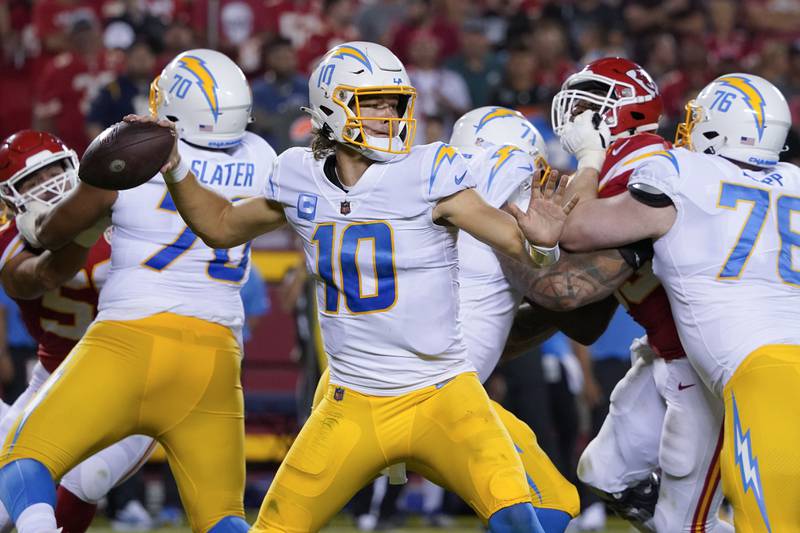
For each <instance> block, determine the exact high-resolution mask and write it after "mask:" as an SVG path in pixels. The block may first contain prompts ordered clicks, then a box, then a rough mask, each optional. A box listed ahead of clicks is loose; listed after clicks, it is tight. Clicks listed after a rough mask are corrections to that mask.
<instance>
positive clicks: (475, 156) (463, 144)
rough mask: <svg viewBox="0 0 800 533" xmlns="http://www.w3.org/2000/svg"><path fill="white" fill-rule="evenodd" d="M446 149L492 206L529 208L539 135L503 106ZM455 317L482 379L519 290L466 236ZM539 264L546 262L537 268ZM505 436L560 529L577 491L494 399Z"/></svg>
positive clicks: (542, 507)
mask: <svg viewBox="0 0 800 533" xmlns="http://www.w3.org/2000/svg"><path fill="white" fill-rule="evenodd" d="M450 144H451V145H453V146H455V147H456V148H458V150H459V151H460V152H461V154H462V155H463V156H464V157H466V158H468V159H469V166H470V173H471V174H472V175H473V176H474V178H475V183H476V187H475V191H476V192H478V194H480V195H481V197H483V199H484V200H485V201H486V202H487V203H489V204H490V205H492V206H494V207H498V208H502V207H503V206H505V205H506V203H507V202H511V203H515V204H516V205H519V206H524V205H525V204H527V202H528V199H529V197H530V191H531V179H530V175H531V173H532V172H533V171H534V168H535V167H544V168H543V169H541V170H542V171H543V172H545V173H546V172H547V169H546V166H547V161H546V153H545V146H544V142H543V141H542V137H541V134H540V133H539V132H538V131H537V129H536V128H535V127H534V126H533V124H531V123H530V122H529V121H528V120H527V119H525V117H524V116H522V114H521V113H519V112H518V111H514V110H511V109H507V108H504V107H493V106H489V107H481V108H478V109H474V110H472V111H470V112H468V113H466V114H464V115H463V116H462V117H461V118H459V119H458V120H457V121H456V124H455V126H454V127H453V133H452V135H451V137H450ZM458 258H459V274H458V279H459V298H460V303H461V306H460V310H459V316H460V319H461V324H462V326H463V328H464V341H465V343H466V345H467V354H468V356H469V359H470V361H472V363H473V364H474V365H475V368H476V370H477V371H478V378H479V379H480V380H481V382H484V381H486V379H488V377H489V375H490V374H491V373H492V371H493V370H494V368H495V366H497V363H498V361H499V359H500V355H501V354H502V353H503V348H504V346H505V344H506V339H507V338H508V334H509V330H510V329H511V325H512V323H513V322H514V315H515V313H516V312H517V309H518V307H519V304H520V302H521V301H522V296H523V295H522V292H521V291H519V290H518V288H517V287H516V286H515V285H514V283H513V280H509V279H508V278H507V277H506V274H505V273H504V272H503V269H502V266H501V264H500V262H499V260H498V258H497V255H496V252H494V251H493V250H492V248H491V247H489V246H487V245H486V244H484V243H482V242H480V241H478V240H477V239H475V238H474V237H473V236H472V235H470V234H468V233H460V234H459V236H458ZM542 266H544V265H542ZM492 407H493V408H494V410H495V412H496V413H497V415H498V416H499V417H500V420H501V421H502V422H503V425H504V426H505V427H506V429H507V430H508V431H509V434H510V435H511V438H512V440H513V441H514V445H515V446H516V447H517V448H518V449H519V450H520V457H521V458H522V463H523V465H524V467H525V473H526V475H527V476H528V484H529V485H530V486H531V496H532V498H533V505H534V507H535V509H536V514H537V516H538V518H539V522H540V523H541V524H542V527H543V529H544V530H545V531H546V532H547V533H555V532H562V531H564V529H565V528H566V527H567V524H568V523H569V521H570V520H571V518H572V517H574V516H575V515H577V513H578V511H579V509H580V502H579V500H578V492H577V490H576V488H575V486H574V485H572V484H571V483H570V482H569V481H567V480H566V479H565V478H564V477H563V476H562V475H561V474H560V473H559V472H558V469H556V467H555V465H553V463H552V462H551V461H550V459H549V458H548V457H547V455H546V454H545V453H544V451H543V450H542V449H541V448H540V447H539V445H538V443H537V440H536V436H535V435H534V433H533V431H532V430H531V429H530V428H529V427H528V426H527V425H526V424H525V423H524V422H522V421H521V420H519V419H518V418H517V417H515V416H514V415H513V414H511V413H510V412H508V411H507V410H506V409H504V408H503V407H502V406H501V405H500V404H498V403H497V402H494V401H492Z"/></svg>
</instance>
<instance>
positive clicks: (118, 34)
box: [103, 0, 166, 52]
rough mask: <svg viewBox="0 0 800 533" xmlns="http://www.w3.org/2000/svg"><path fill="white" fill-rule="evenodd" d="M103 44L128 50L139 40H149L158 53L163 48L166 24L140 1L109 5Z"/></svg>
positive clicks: (130, 0)
mask: <svg viewBox="0 0 800 533" xmlns="http://www.w3.org/2000/svg"><path fill="white" fill-rule="evenodd" d="M104 13H105V15H106V17H107V22H106V25H105V31H104V33H103V42H104V43H105V45H106V48H120V49H126V48H129V47H130V46H132V45H133V43H134V42H135V41H136V40H137V39H147V40H148V41H149V43H150V45H151V46H153V47H154V48H155V49H156V51H157V52H160V51H161V49H162V47H163V41H162V38H163V35H164V30H165V29H166V24H164V22H163V21H162V20H161V18H159V17H157V16H156V15H154V14H153V13H151V12H150V11H149V10H148V9H147V4H146V3H145V2H142V1H140V0H122V1H119V2H115V3H112V4H111V5H107V6H106V8H105V9H104Z"/></svg>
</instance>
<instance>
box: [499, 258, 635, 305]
mask: <svg viewBox="0 0 800 533" xmlns="http://www.w3.org/2000/svg"><path fill="white" fill-rule="evenodd" d="M498 259H499V261H500V264H501V266H502V268H503V272H504V273H505V275H506V277H507V278H508V279H509V281H510V282H511V284H512V285H513V286H514V287H516V288H517V289H518V290H519V291H521V292H522V293H523V294H524V295H525V296H526V297H527V298H529V299H530V300H532V301H534V302H536V303H537V304H539V305H541V306H542V307H544V308H546V309H550V310H553V311H571V310H573V309H576V308H578V307H582V306H585V305H587V304H591V303H594V302H597V301H598V300H602V299H604V298H606V297H608V296H610V295H611V294H612V293H613V292H614V291H615V290H616V289H617V287H619V286H620V285H621V284H622V283H623V282H624V281H625V280H626V279H628V277H629V276H630V275H631V274H632V273H633V271H634V268H633V267H632V266H631V265H630V264H628V262H626V260H625V259H624V258H623V255H622V253H621V252H620V251H618V250H600V251H598V252H592V253H567V252H562V253H561V259H559V261H558V262H557V263H555V264H554V265H551V266H549V267H547V268H530V267H528V266H526V265H524V264H522V263H520V262H518V261H512V260H510V259H508V258H505V257H501V256H498Z"/></svg>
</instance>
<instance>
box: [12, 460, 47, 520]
mask: <svg viewBox="0 0 800 533" xmlns="http://www.w3.org/2000/svg"><path fill="white" fill-rule="evenodd" d="M0 500H2V501H3V505H5V507H6V510H7V511H8V514H9V515H10V516H11V519H12V520H13V521H14V522H16V521H17V518H19V515H20V514H22V511H24V510H25V509H27V508H28V507H30V506H31V505H35V504H37V503H45V504H47V505H50V506H52V507H55V505H56V485H55V483H54V482H53V477H52V476H51V475H50V471H49V470H48V469H47V467H46V466H44V465H43V464H42V463H40V462H39V461H36V460H35V459H17V460H16V461H12V462H10V463H8V464H7V465H5V466H4V467H3V468H0Z"/></svg>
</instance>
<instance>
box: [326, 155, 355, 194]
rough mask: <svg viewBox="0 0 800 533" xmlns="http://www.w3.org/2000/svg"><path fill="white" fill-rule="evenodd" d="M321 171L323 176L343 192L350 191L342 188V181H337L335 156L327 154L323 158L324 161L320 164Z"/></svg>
mask: <svg viewBox="0 0 800 533" xmlns="http://www.w3.org/2000/svg"><path fill="white" fill-rule="evenodd" d="M322 172H323V173H324V174H325V177H326V178H328V181H330V182H331V183H333V184H334V185H336V186H337V187H339V188H340V189H342V190H343V191H344V192H350V191H348V190H347V189H345V188H344V185H342V182H341V181H339V176H337V175H336V156H335V155H329V156H328V157H326V158H325V162H324V163H323V164H322Z"/></svg>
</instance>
